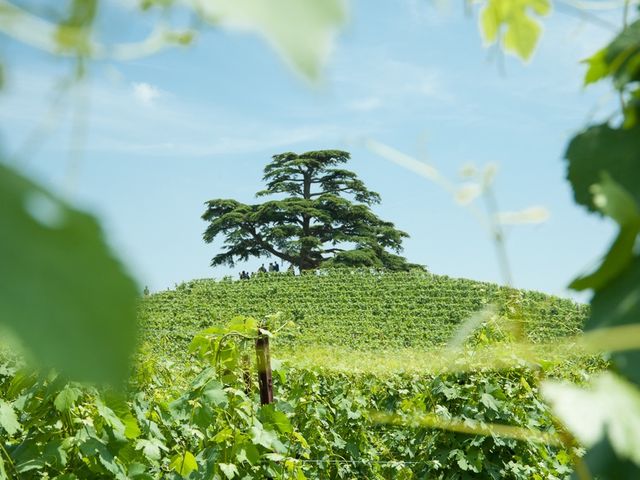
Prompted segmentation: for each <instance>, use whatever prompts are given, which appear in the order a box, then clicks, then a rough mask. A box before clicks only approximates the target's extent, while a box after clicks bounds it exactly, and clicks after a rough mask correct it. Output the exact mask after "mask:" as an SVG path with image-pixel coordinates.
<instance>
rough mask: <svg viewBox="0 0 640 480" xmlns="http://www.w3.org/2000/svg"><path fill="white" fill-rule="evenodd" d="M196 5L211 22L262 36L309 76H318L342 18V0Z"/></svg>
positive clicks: (223, 0)
mask: <svg viewBox="0 0 640 480" xmlns="http://www.w3.org/2000/svg"><path fill="white" fill-rule="evenodd" d="M197 5H198V6H199V7H200V9H201V11H202V13H203V16H204V18H206V19H208V20H209V21H211V22H212V23H214V24H217V25H222V26H224V27H230V28H236V29H241V30H249V31H254V32H256V33H258V34H260V35H262V36H263V37H265V39H266V40H267V41H268V42H269V43H270V44H271V45H272V46H273V47H274V48H275V50H276V51H278V53H280V55H282V57H283V58H284V59H285V60H286V61H287V62H288V63H290V64H291V65H292V66H293V67H294V68H295V69H296V70H297V71H299V72H300V73H302V74H303V75H304V76H306V77H307V78H309V79H316V78H317V77H318V75H319V73H320V70H321V68H322V66H323V64H324V62H325V61H326V59H327V57H328V54H329V53H330V51H331V47H332V43H333V37H334V36H335V33H336V31H337V30H338V28H339V27H340V26H341V25H342V24H344V22H345V21H346V3H345V1H344V0H323V1H321V2H318V1H316V0H271V1H270V2H264V1H262V0H217V1H215V2H205V1H203V0H200V1H199V2H197Z"/></svg>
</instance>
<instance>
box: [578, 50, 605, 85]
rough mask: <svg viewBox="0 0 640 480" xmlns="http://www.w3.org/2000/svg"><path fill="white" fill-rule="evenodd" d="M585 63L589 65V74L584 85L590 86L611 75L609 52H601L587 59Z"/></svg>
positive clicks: (586, 75) (586, 74) (585, 76)
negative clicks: (608, 62) (608, 61)
mask: <svg viewBox="0 0 640 480" xmlns="http://www.w3.org/2000/svg"><path fill="white" fill-rule="evenodd" d="M584 63H586V64H587V65H589V68H588V69H587V73H585V75H584V84H585V85H589V84H591V83H595V82H597V81H599V80H602V79H603V78H606V77H607V75H609V72H610V68H609V65H608V64H607V50H606V49H603V50H599V51H598V52H596V53H595V54H594V55H592V56H591V57H589V58H587V59H586V60H585V61H584Z"/></svg>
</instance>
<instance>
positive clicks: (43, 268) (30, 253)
mask: <svg viewBox="0 0 640 480" xmlns="http://www.w3.org/2000/svg"><path fill="white" fill-rule="evenodd" d="M0 224H1V225H2V228H0V232H1V233H0V265H2V275H0V322H2V323H4V324H6V325H8V326H9V327H10V328H11V329H13V330H14V332H15V333H17V334H18V336H19V338H20V339H21V341H22V342H23V343H24V345H25V346H26V347H27V348H28V349H29V350H30V352H31V353H32V354H33V356H34V357H35V358H36V359H37V360H39V361H40V362H41V363H42V364H44V365H45V366H47V367H55V368H57V369H59V370H60V371H63V372H64V373H66V374H67V375H69V376H71V377H73V378H76V379H79V380H92V381H110V382H120V381H122V380H123V379H124V378H126V376H127V375H128V365H129V356H130V355H131V353H132V352H133V349H134V347H135V334H136V328H135V325H136V297H137V295H138V294H137V288H136V285H135V284H134V282H133V281H132V280H131V278H130V277H129V275H128V274H127V273H126V272H125V270H124V268H123V267H122V265H121V264H120V263H119V262H118V261H117V260H116V259H115V258H114V256H113V254H112V253H111V251H110V249H109V248H108V247H107V245H106V244H105V241H104V239H103V235H102V232H101V229H100V227H99V225H98V223H97V222H96V220H95V219H94V218H93V217H92V216H90V215H88V214H86V213H83V212H81V211H78V210H76V209H74V208H72V207H70V206H69V205H67V204H66V203H65V202H63V201H61V200H60V199H58V198H56V197H55V196H54V195H52V194H51V193H49V192H47V191H46V190H45V189H44V188H42V187H40V186H38V185H36V184H35V183H33V182H32V181H30V180H28V179H27V178H25V177H23V176H22V175H20V174H18V173H17V172H16V171H14V170H12V169H10V168H8V167H6V166H3V165H0Z"/></svg>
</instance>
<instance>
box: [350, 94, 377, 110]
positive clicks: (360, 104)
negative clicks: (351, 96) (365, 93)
mask: <svg viewBox="0 0 640 480" xmlns="http://www.w3.org/2000/svg"><path fill="white" fill-rule="evenodd" d="M382 105H383V102H382V99H381V98H380V97H367V98H361V99H358V100H354V101H352V102H350V103H349V105H348V107H349V109H350V110H355V111H358V112H370V111H372V110H377V109H378V108H380V107H382Z"/></svg>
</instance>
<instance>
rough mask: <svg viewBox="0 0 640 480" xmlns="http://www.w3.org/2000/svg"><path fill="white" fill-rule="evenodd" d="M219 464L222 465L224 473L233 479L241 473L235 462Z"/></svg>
mask: <svg viewBox="0 0 640 480" xmlns="http://www.w3.org/2000/svg"><path fill="white" fill-rule="evenodd" d="M218 466H219V467H220V470H222V473H224V475H225V476H226V477H227V478H228V479H229V480H231V479H232V478H233V477H235V476H236V475H239V473H238V467H236V466H235V465H234V464H233V463H219V464H218Z"/></svg>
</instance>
